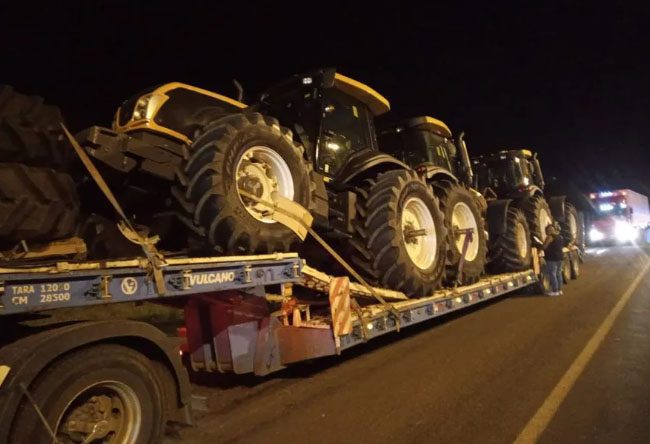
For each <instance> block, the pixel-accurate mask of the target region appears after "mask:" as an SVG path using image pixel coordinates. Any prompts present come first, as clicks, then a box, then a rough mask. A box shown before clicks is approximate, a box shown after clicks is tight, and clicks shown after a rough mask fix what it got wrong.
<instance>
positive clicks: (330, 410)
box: [180, 247, 650, 443]
mask: <svg viewBox="0 0 650 444" xmlns="http://www.w3.org/2000/svg"><path fill="white" fill-rule="evenodd" d="M645 261H647V255H646V254H645V253H643V252H641V251H640V250H638V249H636V248H634V247H618V248H612V249H599V250H595V251H594V252H593V254H592V255H591V256H590V258H588V262H587V263H585V264H584V265H583V269H582V276H581V277H580V279H579V280H578V281H574V282H572V283H571V284H569V285H568V286H567V287H566V288H565V294H564V295H563V296H561V297H544V296H523V295H522V296H510V297H506V298H503V299H500V300H498V301H495V302H493V303H489V304H487V305H486V306H483V307H479V308H476V309H471V310H468V311H465V312H463V313H459V314H455V315H451V316H447V317H446V318H444V319H442V320H440V321H436V322H430V323H428V324H426V325H423V326H419V327H415V328H414V329H411V330H410V331H408V330H404V331H403V332H402V333H400V334H394V335H391V336H390V337H388V338H384V339H382V340H379V341H377V342H375V343H374V344H372V343H369V344H367V345H366V346H363V347H360V348H359V349H358V350H356V351H348V352H347V353H346V354H344V356H342V357H339V358H332V359H329V358H327V359H323V360H317V361H312V362H309V363H304V364H299V365H295V366H293V367H291V368H289V369H287V370H286V371H283V372H280V373H278V374H276V375H274V376H272V377H269V378H265V379H259V378H254V377H226V378H220V379H217V380H214V379H213V380H211V381H210V380H208V381H203V382H202V384H201V385H196V386H195V393H196V394H197V395H200V396H204V397H206V402H207V408H208V411H207V412H199V413H198V414H197V415H196V419H197V421H196V427H194V428H189V429H183V430H181V431H180V439H181V440H182V442H187V443H275V442H287V441H290V442H305V443H384V442H390V443H425V442H426V443H429V442H444V443H508V442H513V441H515V440H516V439H517V437H518V436H519V434H520V433H521V432H522V430H524V429H525V428H526V429H527V430H528V429H531V427H532V429H536V430H537V433H538V435H534V436H539V440H540V442H544V443H580V442H589V443H599V442H602V443H611V442H625V443H635V442H639V443H641V442H650V421H649V420H648V419H649V414H650V273H649V274H646V275H645V276H644V277H643V278H642V280H641V281H640V284H639V285H638V287H637V288H636V290H635V291H633V292H631V293H630V292H628V293H630V299H629V301H628V302H627V303H626V304H625V305H624V306H622V307H623V308H622V311H620V315H619V316H618V317H617V318H616V319H615V321H614V323H613V326H612V328H611V330H610V331H609V332H608V334H607V335H606V336H605V337H604V340H603V341H602V344H600V346H599V347H597V348H595V349H594V350H595V353H594V354H593V357H592V358H591V359H589V360H588V361H586V366H584V371H578V373H577V374H573V373H572V372H573V370H574V368H573V367H575V365H574V364H575V362H576V358H578V357H579V356H580V355H581V352H583V350H585V346H586V345H587V344H588V343H589V342H590V339H591V338H592V337H593V336H594V335H595V334H598V332H600V333H603V331H605V332H606V330H603V328H601V325H602V323H603V322H604V321H605V320H606V319H607V317H608V315H609V314H610V313H611V311H612V310H613V308H614V307H615V306H616V304H617V302H618V301H619V300H621V298H622V297H623V296H624V294H625V293H626V291H627V290H628V289H629V287H630V284H631V283H632V281H633V280H634V279H635V277H636V276H637V275H638V274H639V271H640V270H641V268H642V267H643V264H644V263H645ZM610 317H611V316H610ZM592 342H593V341H592ZM582 354H583V355H584V352H583V353H582ZM583 358H584V356H583ZM569 369H572V370H571V371H570V372H569V373H570V375H569V376H571V375H573V376H574V379H575V384H574V385H570V384H569V386H568V387H567V386H566V384H565V381H564V379H563V376H564V375H565V373H567V370H569ZM575 377H577V379H576V378H575ZM217 378H219V376H217ZM561 380H562V381H563V383H562V384H560V386H558V387H556V386H557V385H558V382H560V381H561ZM205 384H210V385H205ZM554 389H555V390H554ZM558 390H559V392H558ZM551 393H554V395H552V396H550V398H549V395H551ZM558 393H559V395H560V397H559V398H558V397H557V394H558ZM548 399H550V400H551V401H553V400H554V401H555V402H556V405H553V402H551V406H550V410H549V409H548V408H547V409H546V410H544V409H542V413H544V412H545V413H546V416H547V421H546V422H544V421H542V422H539V421H537V419H538V417H539V413H538V412H539V409H540V407H541V406H542V405H545V401H547V403H548ZM547 407H548V406H547ZM542 416H544V415H543V414H542ZM549 420H550V421H549ZM524 441H525V439H524Z"/></svg>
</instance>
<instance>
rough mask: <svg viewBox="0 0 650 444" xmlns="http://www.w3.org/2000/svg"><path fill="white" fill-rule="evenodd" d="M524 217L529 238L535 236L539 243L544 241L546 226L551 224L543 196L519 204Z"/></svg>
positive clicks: (549, 213) (551, 217)
mask: <svg viewBox="0 0 650 444" xmlns="http://www.w3.org/2000/svg"><path fill="white" fill-rule="evenodd" d="M519 205H520V207H521V209H522V210H523V211H524V214H525V215H526V221H527V222H528V228H529V230H530V234H531V237H532V236H536V237H537V238H539V240H540V241H543V240H544V239H546V226H545V222H544V221H546V224H548V223H553V216H552V215H551V209H550V207H549V206H548V203H547V202H546V199H544V197H543V196H540V195H537V196H532V197H529V198H527V199H524V200H523V201H521V202H519ZM544 214H545V215H544Z"/></svg>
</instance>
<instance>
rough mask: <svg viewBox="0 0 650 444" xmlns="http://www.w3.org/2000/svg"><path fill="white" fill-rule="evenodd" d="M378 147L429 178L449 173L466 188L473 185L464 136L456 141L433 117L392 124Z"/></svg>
mask: <svg viewBox="0 0 650 444" xmlns="http://www.w3.org/2000/svg"><path fill="white" fill-rule="evenodd" d="M379 145H380V148H381V150H382V151H384V152H386V153H389V154H391V155H393V156H395V157H396V158H398V159H400V160H402V161H403V162H405V163H406V164H408V165H410V166H411V167H413V168H415V169H417V171H418V172H420V173H422V174H424V175H425V176H426V177H427V178H431V177H433V176H434V175H437V174H447V175H449V176H450V177H453V178H457V179H460V180H461V181H462V182H463V183H465V184H467V185H470V184H471V182H472V175H473V173H472V168H471V164H470V162H469V157H468V155H467V147H466V145H465V141H464V140H463V134H462V133H461V135H460V136H459V137H458V138H457V139H456V140H454V139H453V137H452V134H451V130H450V129H449V127H448V126H447V125H446V124H445V123H444V122H442V121H440V120H438V119H435V118H433V117H429V116H424V117H416V118H412V119H409V120H406V121H404V122H402V123H400V124H398V125H393V126H392V127H390V128H389V129H387V130H385V131H382V132H381V133H380V135H379ZM454 180H455V179H454Z"/></svg>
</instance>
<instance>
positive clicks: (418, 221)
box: [401, 197, 437, 269]
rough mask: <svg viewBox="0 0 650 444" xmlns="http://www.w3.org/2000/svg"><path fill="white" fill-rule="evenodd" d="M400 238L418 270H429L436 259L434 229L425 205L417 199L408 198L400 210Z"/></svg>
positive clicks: (431, 218)
mask: <svg viewBox="0 0 650 444" xmlns="http://www.w3.org/2000/svg"><path fill="white" fill-rule="evenodd" d="M401 219H402V220H401V222H402V238H403V240H404V245H405V247H406V252H407V254H408V255H409V258H410V259H411V260H412V261H413V263H414V264H415V266H416V267H418V268H420V269H427V268H429V267H430V266H431V265H432V264H433V263H434V261H435V259H436V246H437V239H436V227H435V224H434V222H433V217H432V216H431V213H430V212H429V209H428V208H427V206H426V204H425V203H424V201H422V199H420V198H418V197H411V198H409V199H408V200H407V201H406V202H405V204H404V207H403V209H402V218H401Z"/></svg>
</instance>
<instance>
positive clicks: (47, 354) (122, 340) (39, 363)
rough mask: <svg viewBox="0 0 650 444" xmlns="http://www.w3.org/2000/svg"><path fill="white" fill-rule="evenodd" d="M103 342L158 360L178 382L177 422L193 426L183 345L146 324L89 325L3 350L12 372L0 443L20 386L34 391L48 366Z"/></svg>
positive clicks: (2, 392)
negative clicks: (181, 350) (180, 348)
mask: <svg viewBox="0 0 650 444" xmlns="http://www.w3.org/2000/svg"><path fill="white" fill-rule="evenodd" d="M98 343H119V344H122V345H125V346H127V347H131V348H133V349H135V350H136V351H140V352H141V353H143V354H145V355H148V356H149V357H152V356H157V357H158V359H160V360H161V361H162V364H164V365H166V367H167V368H168V370H169V371H170V372H171V375H172V376H173V378H174V380H175V381H176V385H177V386H176V391H177V399H176V400H175V401H176V403H175V405H173V406H168V407H169V408H170V411H171V412H174V413H175V414H174V415H173V416H174V418H173V419H174V420H176V421H179V422H184V423H191V416H190V411H189V405H190V397H191V393H190V383H189V378H188V375H187V371H186V370H185V368H184V367H183V365H182V363H181V360H180V357H179V353H178V349H177V341H174V340H173V339H172V338H169V337H167V336H166V335H165V334H164V333H163V332H161V331H160V330H158V329H157V328H155V327H154V326H152V325H149V324H146V323H144V322H137V321H127V320H120V322H115V321H110V320H109V321H88V322H78V323H74V324H70V325H65V326H63V327H56V328H53V329H47V330H44V331H42V332H40V333H37V334H33V335H30V336H27V337H25V338H23V339H19V340H17V341H15V342H13V343H11V344H10V345H7V346H5V347H4V348H2V349H0V362H1V363H2V364H3V365H5V366H6V367H8V368H9V372H8V374H7V377H6V379H5V380H4V381H3V383H2V386H0V442H5V440H6V439H7V437H6V436H5V435H4V434H5V433H8V431H9V429H10V424H11V421H12V420H13V417H14V415H13V412H15V411H16V410H17V409H18V406H19V405H20V403H21V401H22V399H23V393H22V392H21V390H20V388H19V387H20V385H21V384H22V385H24V386H25V387H29V386H30V384H31V383H32V382H33V381H34V380H35V379H36V378H37V377H38V376H39V374H40V373H41V372H42V371H43V370H45V369H46V368H47V367H48V365H50V364H51V363H53V362H54V361H56V360H57V358H59V357H61V356H62V355H65V354H66V353H69V352H71V351H73V350H76V349H79V348H82V347H92V346H93V344H98Z"/></svg>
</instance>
